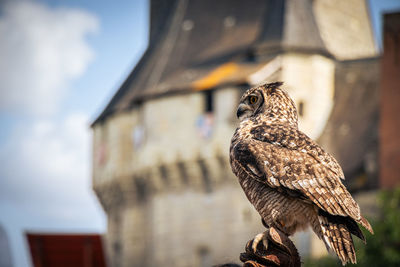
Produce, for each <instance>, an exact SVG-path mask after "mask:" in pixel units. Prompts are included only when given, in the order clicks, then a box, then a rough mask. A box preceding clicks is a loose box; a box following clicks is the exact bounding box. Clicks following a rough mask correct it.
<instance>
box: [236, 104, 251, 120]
mask: <svg viewBox="0 0 400 267" xmlns="http://www.w3.org/2000/svg"><path fill="white" fill-rule="evenodd" d="M247 110H249V109H248V107H247V105H245V104H243V103H242V104H240V105H239V107H238V109H237V111H236V116H237V117H238V118H239V119H240V117H241V116H242V115H243V114H244V113H245V112H246V111H247Z"/></svg>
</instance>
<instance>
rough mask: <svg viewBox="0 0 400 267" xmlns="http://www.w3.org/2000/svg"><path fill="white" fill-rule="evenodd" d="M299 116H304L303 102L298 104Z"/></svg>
mask: <svg viewBox="0 0 400 267" xmlns="http://www.w3.org/2000/svg"><path fill="white" fill-rule="evenodd" d="M299 115H300V117H303V116H304V102H303V101H300V102H299Z"/></svg>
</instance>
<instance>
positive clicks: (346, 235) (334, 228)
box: [318, 215, 362, 265]
mask: <svg viewBox="0 0 400 267" xmlns="http://www.w3.org/2000/svg"><path fill="white" fill-rule="evenodd" d="M318 219H319V222H320V226H321V231H322V236H321V237H320V238H321V239H322V240H323V241H324V242H325V245H326V246H327V248H330V249H332V250H333V251H334V252H335V253H336V255H337V256H338V257H339V259H340V260H341V261H342V264H343V265H345V264H346V263H347V262H349V261H350V262H351V263H353V264H354V263H357V259H356V252H355V250H354V243H353V238H352V237H351V233H352V232H353V230H354V229H351V230H349V229H348V227H347V225H346V223H345V222H344V223H338V222H332V221H330V220H329V219H328V217H325V216H321V215H320V216H318ZM354 223H355V222H354ZM357 229H358V227H357ZM358 231H359V232H360V233H361V231H360V229H358ZM353 234H355V233H353ZM356 235H357V236H358V232H357V234H356ZM361 235H362V233H361Z"/></svg>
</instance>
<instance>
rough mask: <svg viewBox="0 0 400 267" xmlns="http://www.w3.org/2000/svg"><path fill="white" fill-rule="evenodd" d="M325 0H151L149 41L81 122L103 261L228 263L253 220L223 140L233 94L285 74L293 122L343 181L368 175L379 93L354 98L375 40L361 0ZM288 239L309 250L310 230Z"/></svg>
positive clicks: (371, 90) (229, 128)
mask: <svg viewBox="0 0 400 267" xmlns="http://www.w3.org/2000/svg"><path fill="white" fill-rule="evenodd" d="M335 3H336V4H335V5H333V3H332V1H327V0H315V1H311V0H296V1H294V0H285V1H281V0H270V1H261V0H252V1H239V0H235V1H231V0H230V1H228V0H221V1H211V0H206V1H204V0H203V1H201V0H171V1H151V4H150V13H151V21H150V38H149V39H150V40H149V46H148V49H147V50H146V52H145V53H144V55H143V57H142V59H141V60H140V61H139V63H138V64H137V66H136V67H135V68H134V70H133V71H132V73H131V74H130V75H129V76H128V77H127V79H126V81H125V82H124V83H123V84H122V86H121V87H120V89H119V91H118V92H117V93H116V94H115V96H114V97H113V98H112V99H111V101H110V103H109V104H108V105H107V107H106V108H105V109H104V111H103V112H102V113H101V114H100V116H99V117H98V118H97V119H96V121H95V122H94V123H93V125H92V128H93V133H94V135H93V188H94V190H95V192H96V194H97V196H98V198H99V201H100V202H101V204H102V206H103V208H104V210H105V211H106V213H107V216H108V230H107V235H106V240H107V242H106V248H107V249H106V250H107V255H108V261H109V263H110V265H111V266H157V265H163V266H211V265H213V264H217V263H226V262H238V258H239V254H240V252H242V251H243V248H244V245H245V244H246V242H247V241H248V240H249V239H251V238H253V237H254V235H255V234H257V233H259V232H261V231H263V227H262V224H261V220H260V217H259V215H258V214H257V213H256V212H255V210H254V209H253V208H252V207H251V205H250V204H249V203H248V201H247V199H246V198H245V195H244V193H243V192H242V190H241V188H240V186H239V184H238V183H237V180H236V178H235V177H234V175H233V174H232V172H231V170H230V166H229V161H228V150H229V144H230V138H231V136H232V134H233V132H234V130H235V128H236V127H237V120H236V116H235V114H236V107H237V103H238V100H239V98H240V96H241V94H242V93H243V91H244V90H245V89H247V88H249V87H252V86H255V85H257V84H260V83H264V82H267V81H277V80H280V81H284V82H285V88H286V89H287V90H288V91H289V93H290V95H291V96H292V97H293V98H294V100H295V102H296V104H297V106H298V110H299V113H300V129H302V130H303V131H304V132H306V133H307V134H308V135H310V136H311V137H312V138H314V139H318V140H320V143H321V144H322V145H324V146H326V147H327V148H328V151H331V152H332V153H333V154H334V155H335V156H336V157H337V158H338V160H339V162H341V163H342V165H343V166H344V171H345V173H346V175H347V176H350V179H347V180H348V181H349V185H350V186H351V188H353V189H354V190H359V189H363V188H366V187H373V186H374V181H375V180H376V179H375V178H376V177H375V175H376V172H377V167H376V166H372V165H373V164H372V165H371V164H370V165H368V160H370V161H371V159H370V158H372V161H373V158H374V157H375V156H376V142H377V141H376V140H377V136H376V135H375V136H374V134H371V131H372V133H373V131H374V129H375V128H376V124H377V120H374V119H371V118H375V117H376V118H377V115H376V113H377V105H378V104H377V99H376V98H374V97H366V96H371V95H372V96H374V94H375V95H376V94H377V88H378V80H379V71H378V69H379V68H378V67H379V65H378V60H377V58H376V56H377V48H376V46H375V43H374V38H373V33H372V29H371V25H370V20H369V15H368V7H367V5H366V3H365V1H363V0H351V1H348V0H340V1H335ZM351 10H353V11H354V12H351ZM344 21H347V22H350V26H349V24H348V23H344ZM365 69H367V70H368V71H365ZM374 116H375V117H374ZM357 123H358V124H357ZM374 127H375V128H374ZM371 129H372V130H371ZM375 131H376V130H375ZM352 142H358V143H357V144H358V145H361V147H360V148H357V149H354V147H355V145H354V144H353V143H352ZM350 143H351V145H350ZM368 153H370V154H368ZM365 155H370V156H369V157H370V158H368V157H367V156H365ZM372 161H371V162H372ZM359 176H362V177H364V178H365V179H364V180H362V181H360V182H359V181H358V179H359V178H358V177H359ZM295 239H296V240H297V242H298V248H299V250H300V252H301V253H303V254H307V253H318V249H315V248H318V247H319V245H318V243H316V242H314V241H312V239H314V238H311V237H310V235H309V234H300V235H298V236H297V237H295Z"/></svg>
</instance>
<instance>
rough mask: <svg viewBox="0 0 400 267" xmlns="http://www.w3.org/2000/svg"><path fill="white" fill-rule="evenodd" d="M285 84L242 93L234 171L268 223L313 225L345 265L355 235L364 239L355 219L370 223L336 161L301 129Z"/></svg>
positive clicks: (289, 229) (289, 230)
mask: <svg viewBox="0 0 400 267" xmlns="http://www.w3.org/2000/svg"><path fill="white" fill-rule="evenodd" d="M281 85H282V83H271V84H265V85H262V86H259V87H256V88H252V89H249V90H248V91H247V92H246V93H245V94H244V95H243V96H242V98H241V100H240V104H239V108H238V113H237V115H238V117H239V119H240V120H241V122H240V126H239V127H238V128H237V129H236V131H235V134H234V135H233V138H232V141H231V147H230V162H231V167H232V170H233V172H234V173H235V175H236V176H237V177H238V178H239V183H240V185H241V186H242V188H243V190H244V192H245V194H246V196H247V198H248V199H249V201H250V202H251V203H252V204H253V205H254V207H255V208H256V210H257V211H258V212H259V213H260V215H261V217H262V219H263V220H264V222H265V223H266V224H267V225H269V226H273V227H276V228H277V229H279V230H281V231H282V232H284V233H286V234H287V235H292V234H294V233H295V232H296V231H298V230H302V229H304V228H306V227H308V226H310V227H311V228H312V229H313V231H314V232H315V233H316V234H317V235H318V237H319V238H320V239H322V240H323V241H324V242H325V244H326V246H327V248H328V249H329V248H330V249H332V250H333V251H334V252H335V253H336V254H337V255H338V257H339V258H340V260H341V261H342V263H343V264H345V263H347V262H348V261H351V262H353V263H355V262H356V255H355V251H354V244H353V240H352V237H351V234H354V235H356V236H358V237H359V238H361V239H362V240H364V241H365V238H364V236H363V234H362V232H361V230H360V229H359V227H358V225H357V223H359V224H361V225H362V226H364V227H365V228H366V229H368V230H369V231H370V232H371V233H372V228H371V226H370V224H369V223H368V221H367V220H366V219H365V218H364V217H362V216H361V213H360V208H359V206H358V204H357V203H356V202H355V201H354V199H353V198H352V197H351V195H350V193H349V192H348V191H347V190H346V188H345V187H344V185H343V184H342V182H341V179H344V174H343V171H342V169H341V167H340V165H339V164H338V162H337V161H336V160H335V159H334V158H333V157H332V156H331V155H330V154H328V153H327V152H325V151H324V150H323V149H322V148H321V147H320V146H319V145H318V144H317V143H315V142H314V141H313V140H311V139H310V138H309V137H308V136H307V135H305V134H304V133H302V132H301V131H300V130H299V129H298V117H297V110H296V106H295V104H294V102H293V101H292V99H291V98H290V97H289V95H288V94H287V93H286V92H285V91H284V90H282V89H281V88H280V86H281ZM252 102H254V103H252Z"/></svg>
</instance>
